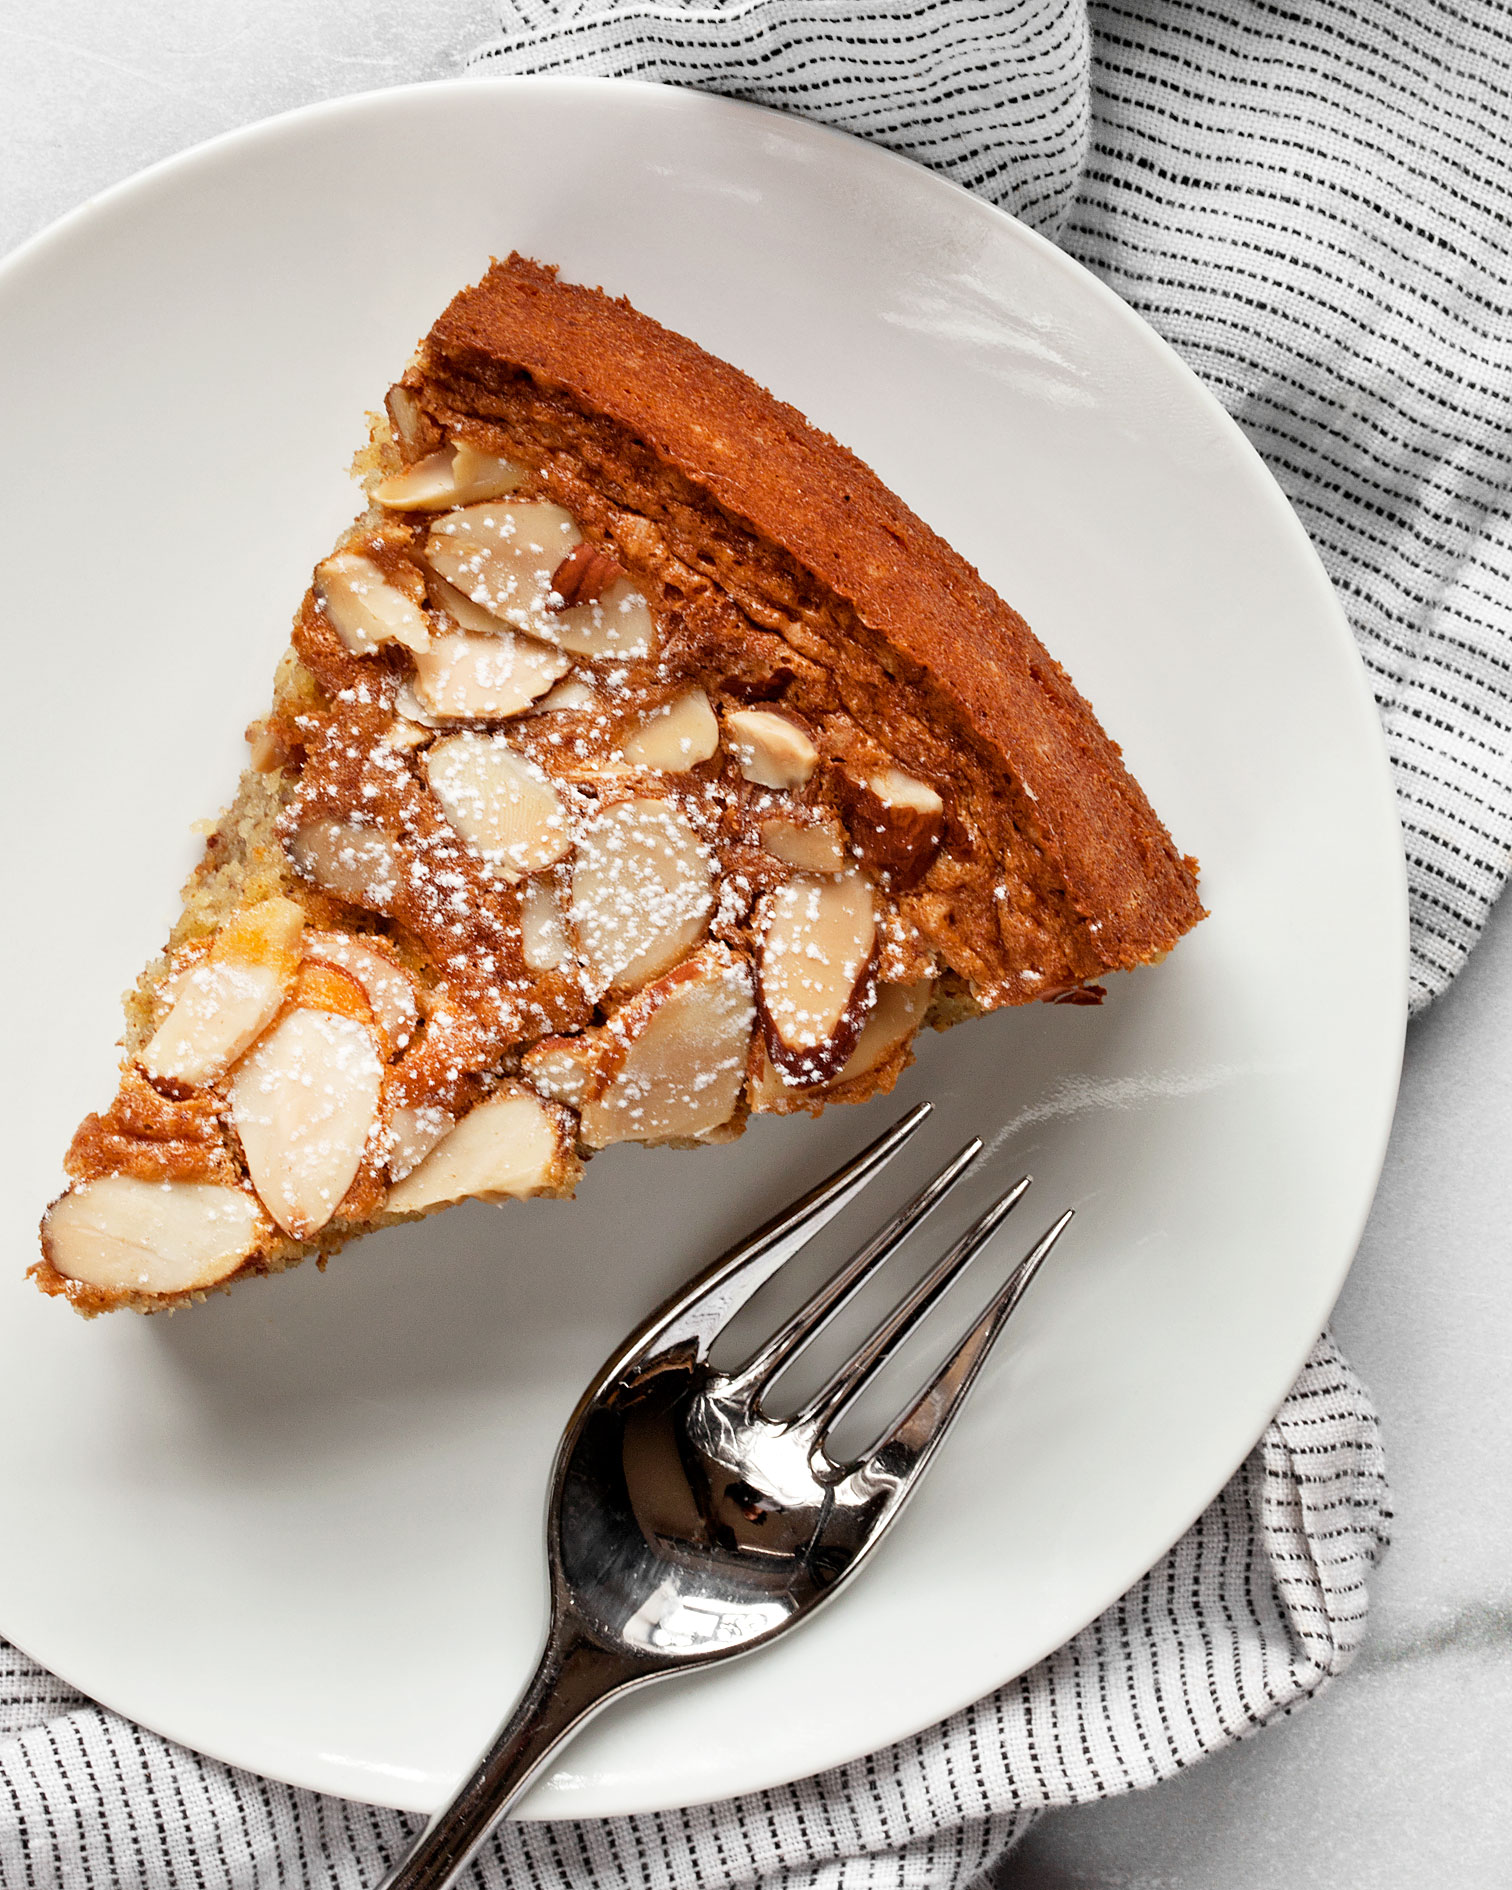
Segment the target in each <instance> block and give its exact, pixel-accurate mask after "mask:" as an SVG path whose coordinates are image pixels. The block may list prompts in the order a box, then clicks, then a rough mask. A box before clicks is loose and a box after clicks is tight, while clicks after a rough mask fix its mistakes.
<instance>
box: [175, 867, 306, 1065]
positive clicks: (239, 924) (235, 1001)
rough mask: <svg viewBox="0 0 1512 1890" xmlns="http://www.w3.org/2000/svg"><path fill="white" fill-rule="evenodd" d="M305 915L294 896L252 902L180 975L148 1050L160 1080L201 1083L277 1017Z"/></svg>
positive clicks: (294, 967)
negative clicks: (206, 950)
mask: <svg viewBox="0 0 1512 1890" xmlns="http://www.w3.org/2000/svg"><path fill="white" fill-rule="evenodd" d="M303 928H304V913H303V911H302V910H301V909H300V907H298V906H297V905H296V904H295V903H294V901H293V900H292V899H265V900H263V901H262V902H261V903H260V904H258V905H255V906H249V907H248V908H247V910H246V911H245V912H240V913H238V914H237V915H236V917H235V918H234V919H232V920H231V921H230V922H229V923H228V924H226V925H223V926H222V927H221V929H220V931H219V932H217V933H216V935H215V940H214V943H213V944H212V945H211V947H210V950H209V953H208V955H207V956H206V957H204V958H202V959H200V960H199V962H198V963H197V964H195V965H193V966H192V967H191V968H190V969H189V970H188V971H186V972H185V973H184V974H183V976H182V977H181V978H179V979H177V980H176V982H175V991H174V997H173V1003H172V1007H171V1008H170V1010H169V1012H168V1015H167V1016H166V1017H165V1018H164V1019H163V1021H162V1022H161V1023H160V1024H159V1025H158V1027H157V1029H156V1030H155V1031H154V1032H153V1034H152V1039H151V1041H150V1042H149V1043H148V1044H147V1046H146V1047H145V1049H144V1050H143V1051H142V1054H141V1056H140V1058H139V1059H138V1060H139V1062H140V1063H141V1066H142V1068H143V1069H144V1070H145V1071H146V1072H147V1074H148V1076H150V1077H152V1078H153V1079H154V1081H157V1082H171V1083H188V1084H200V1083H208V1082H211V1081H212V1080H213V1079H214V1078H215V1077H217V1076H219V1075H220V1074H221V1073H222V1071H224V1070H227V1069H229V1068H230V1066H231V1065H232V1064H233V1063H234V1062H235V1061H236V1059H237V1058H238V1057H239V1056H240V1055H241V1054H242V1052H243V1051H244V1050H245V1049H246V1048H247V1046H248V1045H249V1044H251V1043H253V1042H255V1041H256V1039H257V1037H258V1036H259V1034H260V1033H261V1032H262V1031H263V1030H265V1029H266V1028H267V1026H268V1025H269V1024H270V1023H272V1021H273V1019H274V1018H275V1017H276V1016H277V1015H278V1012H279V1010H280V1009H281V1008H282V1006H283V1001H284V996H285V993H286V992H287V991H288V989H289V986H290V984H291V983H292V982H293V979H294V974H295V972H296V971H297V970H298V968H299V937H300V933H301V931H302V930H303Z"/></svg>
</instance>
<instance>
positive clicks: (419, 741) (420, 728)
mask: <svg viewBox="0 0 1512 1890" xmlns="http://www.w3.org/2000/svg"><path fill="white" fill-rule="evenodd" d="M396 706H397V705H396ZM416 707H417V708H418V707H419V705H418V703H417V704H416ZM440 726H441V724H440V723H430V724H427V723H425V722H421V721H419V720H417V719H415V718H412V717H411V716H409V715H405V714H402V713H401V714H399V715H396V716H395V717H394V719H393V721H392V722H390V723H389V725H388V727H387V728H386V729H385V730H384V731H383V734H382V735H381V736H380V737H379V739H380V740H381V741H382V743H383V745H384V747H385V748H393V749H395V750H397V751H398V752H399V753H400V754H409V753H410V752H411V751H412V750H413V749H416V748H423V747H424V746H425V744H426V743H427V742H428V741H429V740H430V738H431V735H432V734H433V733H434V731H435V729H436V728H438V727H440Z"/></svg>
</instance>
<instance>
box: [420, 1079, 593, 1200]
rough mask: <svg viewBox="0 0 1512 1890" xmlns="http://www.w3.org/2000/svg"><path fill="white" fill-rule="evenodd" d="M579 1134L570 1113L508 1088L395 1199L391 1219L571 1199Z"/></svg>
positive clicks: (517, 1087)
mask: <svg viewBox="0 0 1512 1890" xmlns="http://www.w3.org/2000/svg"><path fill="white" fill-rule="evenodd" d="M572 1130H573V1124H572V1118H571V1117H570V1116H569V1115H568V1114H567V1113H566V1111H565V1110H563V1109H559V1108H558V1107H557V1106H556V1105H555V1104H554V1103H548V1102H543V1101H542V1100H541V1098H540V1097H539V1096H537V1095H536V1094H535V1093H534V1092H533V1091H531V1090H529V1089H526V1088H525V1087H524V1085H523V1084H519V1083H504V1084H502V1085H501V1086H500V1087H499V1088H498V1089H496V1090H495V1091H494V1093H493V1095H491V1096H490V1097H489V1098H488V1099H487V1101H486V1102H480V1103H479V1104H478V1105H477V1107H476V1108H475V1109H472V1110H470V1111H469V1113H468V1114H467V1115H465V1116H464V1117H463V1118H462V1120H461V1121H460V1122H459V1123H458V1124H457V1126H456V1128H454V1129H453V1130H452V1131H451V1133H450V1134H449V1135H447V1136H446V1137H445V1138H444V1139H443V1140H442V1141H441V1142H439V1143H438V1144H437V1145H436V1147H435V1148H434V1149H432V1151H431V1153H430V1154H429V1155H427V1156H426V1158H425V1160H424V1161H423V1162H421V1164H420V1165H419V1167H418V1168H416V1169H415V1170H414V1172H413V1173H412V1174H409V1175H407V1176H406V1177H405V1178H404V1180H403V1181H401V1182H400V1183H399V1185H398V1186H397V1187H396V1188H394V1189H393V1190H392V1191H391V1193H390V1194H389V1198H388V1200H387V1201H386V1202H385V1204H384V1207H385V1211H386V1212H387V1213H390V1214H416V1213H419V1212H420V1211H421V1210H422V1209H424V1208H433V1207H441V1206H444V1205H445V1204H446V1203H447V1202H450V1201H464V1200H480V1201H502V1200H504V1199H505V1198H506V1197H508V1196H511V1195H513V1196H519V1195H530V1194H541V1193H543V1192H546V1191H548V1190H549V1191H553V1192H558V1191H565V1190H566V1189H567V1187H568V1186H569V1184H570V1183H571V1181H572V1178H573V1169H574V1163H573V1157H572V1144H573V1133H572Z"/></svg>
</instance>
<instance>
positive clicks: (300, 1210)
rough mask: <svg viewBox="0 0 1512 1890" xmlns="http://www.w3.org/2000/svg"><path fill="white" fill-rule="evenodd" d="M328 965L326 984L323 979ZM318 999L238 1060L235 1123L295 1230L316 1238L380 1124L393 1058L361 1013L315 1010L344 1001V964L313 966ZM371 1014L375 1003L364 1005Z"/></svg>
mask: <svg viewBox="0 0 1512 1890" xmlns="http://www.w3.org/2000/svg"><path fill="white" fill-rule="evenodd" d="M320 971H323V972H324V973H325V977H324V979H323V980H319V979H316V978H315V977H314V976H313V975H311V974H314V973H316V972H320ZM305 976H307V977H308V978H309V985H310V989H309V990H308V994H307V995H308V1000H309V1001H308V1002H306V1003H299V1002H296V1003H295V1005H294V1006H293V1007H292V1008H291V1009H289V1010H287V1011H285V1013H284V1015H283V1016H282V1017H281V1018H280V1019H279V1021H278V1023H276V1024H275V1025H274V1026H273V1028H272V1029H271V1030H270V1031H268V1032H267V1033H266V1034H265V1035H264V1036H263V1037H262V1038H260V1039H259V1041H258V1042H257V1043H256V1044H255V1045H254V1046H253V1048H252V1050H251V1051H249V1053H248V1054H247V1055H246V1056H245V1057H244V1058H243V1059H242V1061H241V1062H240V1064H238V1066H237V1070H236V1075H235V1077H234V1079H233V1081H232V1085H231V1121H232V1123H233V1125H234V1127H235V1129H236V1133H237V1136H238V1137H239V1139H240V1141H241V1145H242V1153H243V1155H244V1156H245V1157H246V1163H247V1173H248V1174H249V1176H250V1177H251V1180H252V1185H253V1187H254V1188H256V1190H257V1193H258V1197H259V1199H260V1200H261V1201H262V1203H263V1205H264V1207H266V1208H267V1210H268V1212H269V1213H270V1214H271V1215H272V1216H273V1218H274V1220H275V1221H277V1223H278V1225H279V1226H280V1227H281V1228H283V1229H284V1231H285V1232H286V1233H289V1234H292V1235H293V1236H294V1238H295V1239H296V1240H308V1239H310V1237H311V1236H312V1235H313V1234H317V1233H319V1231H320V1229H321V1228H322V1227H324V1226H325V1224H326V1222H327V1221H328V1220H330V1218H331V1216H332V1215H333V1214H334V1213H335V1212H336V1210H337V1208H338V1207H339V1206H340V1205H341V1201H342V1197H343V1196H344V1195H345V1194H346V1192H347V1190H348V1188H350V1187H351V1185H352V1182H353V1181H354V1179H355V1178H356V1175H357V1170H358V1168H359V1166H360V1165H361V1162H362V1155H363V1151H364V1149H365V1148H366V1147H367V1143H368V1138H369V1136H370V1135H371V1134H372V1133H373V1129H374V1127H375V1126H376V1123H377V1120H378V1097H379V1092H380V1090H381V1088H382V1085H383V1060H382V1058H381V1057H380V1055H379V1053H378V1047H377V1044H376V1043H375V1041H374V1037H373V1032H372V1029H371V1028H370V1027H369V1025H368V1024H366V1023H364V1022H362V1021H361V1020H360V1019H359V1018H357V1017H353V1016H345V1015H342V1014H340V1013H339V1012H337V1011H335V1010H329V1009H324V1008H314V1005H315V1001H316V1000H317V998H318V999H321V1000H323V1001H325V1002H342V1001H343V999H342V998H339V997H337V996H336V995H335V987H334V985H333V983H332V981H334V980H341V981H343V982H344V983H345V984H348V985H352V986H353V989H354V990H359V996H360V995H361V993H360V988H359V987H357V986H356V985H355V982H354V980H353V979H352V978H351V977H350V976H348V975H347V974H346V973H344V972H343V971H341V970H340V969H338V968H335V967H328V966H307V967H305ZM363 1008H364V1010H366V1008H367V1007H366V1004H365V1002H364V1004H363Z"/></svg>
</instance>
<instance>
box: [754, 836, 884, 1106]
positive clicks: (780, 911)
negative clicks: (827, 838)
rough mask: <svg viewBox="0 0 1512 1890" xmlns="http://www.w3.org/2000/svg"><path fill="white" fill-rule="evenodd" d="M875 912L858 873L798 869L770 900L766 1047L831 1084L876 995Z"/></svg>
mask: <svg viewBox="0 0 1512 1890" xmlns="http://www.w3.org/2000/svg"><path fill="white" fill-rule="evenodd" d="M876 958H877V919H876V908H875V905H874V903H873V898H872V889H871V886H870V884H869V882H868V881H867V880H865V879H864V878H863V877H862V876H861V874H859V873H842V874H839V875H837V876H836V877H834V878H820V877H819V876H818V875H817V874H808V873H798V874H795V875H794V876H793V878H791V879H790V880H787V881H786V882H785V883H784V884H783V885H781V886H779V887H778V888H777V890H776V892H774V893H773V894H772V895H771V897H770V899H769V900H768V902H767V910H766V929H765V933H764V936H763V938H762V942H761V960H760V967H761V968H760V977H759V981H758V994H759V998H760V1004H761V1021H762V1026H763V1030H764V1032H765V1038H766V1047H767V1054H768V1056H770V1057H771V1059H772V1061H773V1063H774V1064H776V1066H777V1068H778V1069H779V1070H781V1071H783V1072H784V1073H785V1074H786V1075H788V1076H793V1077H797V1078H798V1079H799V1081H800V1082H802V1083H805V1084H809V1083H825V1082H828V1081H829V1080H830V1079H831V1078H832V1077H834V1076H835V1075H836V1074H837V1073H838V1072H839V1071H840V1070H841V1068H842V1067H843V1066H844V1064H845V1062H846V1059H847V1058H848V1057H849V1056H850V1054H851V1051H852V1050H853V1049H854V1048H855V1046H856V1039H857V1038H858V1037H859V1036H860V1034H861V1026H862V1024H863V1023H864V1022H865V1020H866V1014H867V1012H868V1011H869V1010H870V1008H871V1003H872V998H873V995H874V988H875V987H874V980H873V975H872V974H873V969H874V967H875V964H876Z"/></svg>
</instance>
